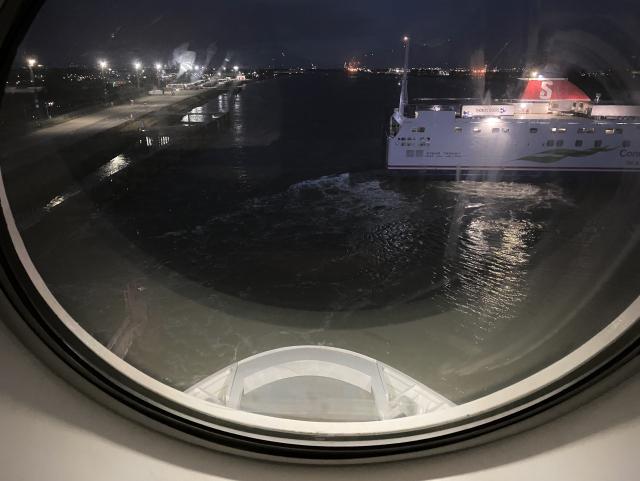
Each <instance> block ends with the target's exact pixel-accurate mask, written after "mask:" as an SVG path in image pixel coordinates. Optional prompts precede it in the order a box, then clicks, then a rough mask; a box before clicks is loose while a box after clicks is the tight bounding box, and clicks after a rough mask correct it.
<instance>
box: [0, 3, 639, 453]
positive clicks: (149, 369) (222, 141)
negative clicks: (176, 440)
mask: <svg viewBox="0 0 640 481" xmlns="http://www.w3.org/2000/svg"><path fill="white" fill-rule="evenodd" d="M40 3H41V2H30V1H26V0H25V1H20V0H15V1H14V0H6V1H5V4H4V5H3V9H2V10H0V22H3V23H0V24H1V25H4V27H2V28H3V29H4V30H3V32H2V33H3V37H2V41H3V44H2V49H3V50H2V57H1V59H2V60H0V62H2V65H1V69H2V70H1V73H2V79H3V81H4V82H5V88H4V93H3V94H2V107H1V109H0V145H1V147H2V148H1V150H0V175H1V179H0V180H1V182H0V201H1V205H2V213H3V216H4V221H3V223H2V226H1V229H0V230H1V232H0V247H1V249H2V259H1V260H2V263H3V269H4V271H5V274H6V278H4V279H3V280H2V283H3V287H4V290H5V292H7V295H8V297H9V298H10V300H11V301H12V302H13V303H14V305H15V306H17V308H18V310H19V311H20V312H21V313H22V315H23V317H24V319H25V321H26V322H27V324H28V325H29V326H31V327H32V329H33V330H34V331H36V332H37V333H38V335H39V336H40V338H41V339H42V340H43V341H44V343H45V344H47V345H48V346H49V348H51V349H53V350H54V351H55V352H56V353H57V354H58V355H59V356H60V357H61V358H63V359H64V360H65V361H66V362H67V363H69V364H70V365H71V366H73V367H74V369H76V370H77V371H78V372H80V373H81V374H82V375H83V376H85V377H86V378H88V379H90V380H91V382H93V383H94V384H96V385H98V386H99V387H101V388H102V389H104V390H105V391H106V392H108V393H109V394H110V395H112V396H113V397H115V398H116V399H118V400H120V401H122V402H123V403H125V404H126V405H127V406H130V407H132V408H133V409H136V410H138V411H140V412H143V413H144V414H146V415H147V416H149V417H151V418H153V419H156V420H159V421H161V422H164V423H166V424H168V425H170V426H171V427H173V428H175V429H178V430H182V431H184V432H186V433H188V434H190V435H192V436H195V437H198V438H201V439H204V440H210V441H214V442H215V443H218V444H221V445H227V446H230V447H233V448H236V449H239V450H246V451H247V452H259V453H263V454H274V455H277V456H287V457H294V458H296V457H297V458H304V459H324V460H338V459H341V460H344V459H364V458H373V457H380V456H384V455H387V454H402V453H409V452H414V451H424V452H429V450H430V449H432V448H435V447H438V448H442V447H446V446H451V447H452V448H453V447H455V446H456V445H457V443H459V442H460V441H462V440H468V439H472V438H474V437H477V436H479V435H481V434H486V433H489V432H492V431H495V430H498V429H499V428H501V427H504V426H506V425H510V424H514V423H517V422H518V421H520V420H522V419H524V418H526V417H528V416H531V415H533V414H535V413H537V412H539V411H541V410H544V409H545V408H546V407H548V406H551V405H554V404H556V403H558V402H560V401H561V400H563V399H565V398H567V397H568V396H570V395H571V394H572V393H574V392H576V391H577V390H579V389H581V388H582V387H584V386H586V385H588V384H589V383H590V382H593V381H594V380H595V379H596V378H597V376H602V375H604V374H606V373H607V372H608V369H613V368H615V367H616V366H618V365H620V364H621V363H623V362H624V361H625V360H627V359H628V358H630V357H631V356H633V355H634V354H635V349H636V341H637V336H638V332H639V331H638V325H637V323H636V321H637V320H638V317H639V316H640V299H639V298H638V296H639V294H640V285H639V284H638V274H639V271H640V246H639V245H638V240H639V238H640V221H639V220H638V219H640V203H639V202H638V199H639V198H640V196H639V195H638V194H639V193H640V164H639V162H638V157H639V155H640V154H639V155H636V154H637V153H634V152H632V150H633V145H636V144H637V143H640V138H637V139H636V138H634V136H636V137H637V136H640V130H639V129H638V126H639V125H640V123H639V122H640V121H636V120H633V119H635V118H640V107H638V106H637V105H634V103H633V102H630V101H629V100H628V99H629V98H632V97H634V96H636V95H637V94H638V92H640V83H639V79H640V77H639V76H637V75H636V72H635V70H637V66H636V65H635V61H636V59H635V57H632V55H631V54H632V50H633V49H631V46H633V45H635V43H634V42H635V40H634V39H632V38H627V37H625V36H624V34H623V33H620V35H619V36H618V37H616V38H615V39H612V38H608V37H607V38H604V37H603V38H600V37H598V36H597V34H594V33H593V31H592V28H591V27H592V24H593V21H594V20H595V19H598V22H601V21H602V20H601V17H599V16H598V11H597V10H593V11H591V10H589V9H588V8H586V9H585V14H584V17H580V18H576V17H575V16H574V15H572V14H571V12H572V10H571V8H570V7H571V5H572V2H569V1H567V2H560V3H558V2H555V3H554V4H553V5H551V4H549V5H546V2H542V4H544V5H542V4H541V5H540V6H538V7H536V8H534V9H533V10H532V9H531V8H529V6H526V7H525V6H521V5H510V6H509V8H508V9H506V10H505V9H502V8H497V7H495V6H493V5H489V4H487V3H483V2H480V3H478V4H474V5H473V6H470V7H469V9H468V10H465V11H460V9H459V8H454V6H453V5H442V6H440V7H438V9H437V12H434V11H433V6H432V5H429V6H428V5H424V6H416V7H415V12H414V13H413V14H412V18H410V19H408V18H407V17H406V14H404V13H400V12H404V11H405V9H398V12H399V13H397V14H392V16H393V15H395V17H393V18H389V11H388V8H387V7H386V5H385V6H383V5H381V4H380V5H378V4H372V3H370V2H369V3H367V4H364V3H362V2H346V3H345V2H343V3H341V4H336V3H332V2H330V3H326V2H325V3H322V2H320V3H317V2H316V3H314V2H302V1H300V2H298V1H294V2H284V1H283V2H280V1H277V0H274V1H270V2H266V1H265V2H261V1H258V2H249V3H247V2H221V3H220V2H219V3H216V4H215V5H214V4H198V5H184V4H180V5H178V4H175V3H171V2H164V1H162V0H159V1H157V2H152V3H150V4H142V3H131V4H120V5H112V4H107V3H105V2H102V1H101V0H85V1H83V2H76V1H72V0H48V1H47V2H45V3H44V4H43V5H42V6H41V8H40ZM412 8H413V7H412ZM628 8H629V7H624V8H622V9H621V10H620V12H619V15H620V16H623V15H625V16H628V15H632V14H633V15H637V14H638V12H626V11H625V9H628ZM545 9H550V10H551V11H553V12H554V14H555V17H554V18H555V19H556V20H554V21H553V22H552V21H551V20H550V19H549V18H547V17H546V16H545V15H543V12H545V11H547V10H545ZM488 18H491V19H498V21H499V22H500V24H501V25H503V26H504V28H502V29H498V30H496V29H495V28H494V23H493V20H492V22H489V21H488V20H482V21H481V22H480V24H478V19H488ZM607 21H614V20H607ZM557 22H560V24H561V25H560V24H558V23H557ZM453 25H456V26H457V27H456V28H455V31H454V30H453V27H452V26H453ZM471 25H473V28H471V27H470V26H471ZM460 26H462V27H463V28H460ZM465 26H466V27H465ZM523 26H524V27H526V28H523ZM594 35H595V36H594ZM603 35H604V34H603ZM587 40H588V41H587ZM605 44H606V45H607V46H608V48H610V49H615V50H616V51H617V52H619V56H618V58H619V59H623V58H624V59H627V60H625V61H624V62H623V63H621V64H615V65H614V64H612V63H611V62H612V61H613V60H612V58H613V56H611V57H610V58H609V57H607V58H604V57H603V56H602V55H596V54H595V52H600V51H601V50H600V47H602V46H604V45H605ZM569 47H570V48H569ZM630 49H631V50H630ZM620 61H622V60H620ZM538 130H540V132H547V133H548V135H554V134H553V133H554V132H555V133H557V132H560V133H563V136H564V137H566V140H567V142H566V144H565V141H564V140H556V141H554V140H548V141H547V139H545V138H542V139H540V140H539V141H538V142H531V136H532V134H535V133H536V132H538ZM614 131H615V132H616V133H620V134H621V135H611V136H607V135H605V133H606V132H614ZM500 132H501V133H502V134H504V133H508V134H509V135H508V136H494V135H493V134H495V133H500ZM584 132H595V134H597V135H596V136H594V137H595V139H596V140H594V142H595V143H594V144H589V143H586V144H584V145H583V143H582V140H583V139H582V138H581V137H582V136H583V135H581V134H583V133H584ZM416 133H420V134H421V135H422V134H424V135H425V137H421V138H420V141H419V142H418V141H417V140H416V139H417V137H415V135H416ZM598 135H599V136H600V137H602V140H597V139H598ZM425 139H426V141H425ZM541 142H542V143H541ZM554 142H555V143H554ZM592 145H595V147H592ZM567 146H568V147H567ZM630 146H631V147H630Z"/></svg>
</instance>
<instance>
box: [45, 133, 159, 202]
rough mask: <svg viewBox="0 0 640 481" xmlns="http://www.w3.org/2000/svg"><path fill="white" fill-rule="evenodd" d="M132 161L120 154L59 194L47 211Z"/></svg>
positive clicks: (125, 155)
mask: <svg viewBox="0 0 640 481" xmlns="http://www.w3.org/2000/svg"><path fill="white" fill-rule="evenodd" d="M146 139H147V145H149V137H147V138H146ZM130 163H131V159H130V158H129V156H128V155H127V154H120V155H117V156H116V157H114V158H113V159H111V160H110V161H109V162H107V163H106V164H104V165H103V166H102V167H100V168H99V169H98V170H96V171H95V172H93V173H92V174H91V175H89V176H88V177H86V178H85V179H84V180H83V181H82V182H80V183H79V184H76V185H74V186H72V187H71V188H70V189H68V190H67V191H66V192H65V193H64V194H62V195H59V196H57V197H56V198H54V199H53V200H52V201H51V202H49V203H48V204H47V205H46V206H45V207H44V210H45V211H47V212H48V211H50V210H51V209H52V208H54V207H56V206H58V205H60V204H62V203H63V202H65V201H67V200H69V199H71V198H72V197H74V196H75V195H77V194H79V193H80V192H84V191H86V190H87V189H89V188H91V187H94V186H95V185H97V184H98V183H100V182H102V181H103V180H105V179H106V178H108V177H111V176H112V175H113V174H115V173H117V172H120V171H121V170H122V169H124V168H126V167H128V166H129V164H130Z"/></svg>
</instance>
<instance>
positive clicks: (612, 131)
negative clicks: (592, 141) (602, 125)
mask: <svg viewBox="0 0 640 481" xmlns="http://www.w3.org/2000/svg"><path fill="white" fill-rule="evenodd" d="M604 133H605V134H607V135H611V134H613V133H615V130H613V129H607V130H605V131H604Z"/></svg>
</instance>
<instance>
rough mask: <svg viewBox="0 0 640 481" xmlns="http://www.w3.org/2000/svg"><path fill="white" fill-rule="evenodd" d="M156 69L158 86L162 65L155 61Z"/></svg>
mask: <svg viewBox="0 0 640 481" xmlns="http://www.w3.org/2000/svg"><path fill="white" fill-rule="evenodd" d="M156 70H157V71H158V73H157V75H156V78H157V80H158V88H160V79H161V76H162V75H161V71H162V65H161V64H159V63H157V64H156ZM162 93H164V89H163V90H162Z"/></svg>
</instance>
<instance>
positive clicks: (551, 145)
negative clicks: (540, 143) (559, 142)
mask: <svg viewBox="0 0 640 481" xmlns="http://www.w3.org/2000/svg"><path fill="white" fill-rule="evenodd" d="M554 144H555V142H554V141H553V140H547V147H553V146H554Z"/></svg>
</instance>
